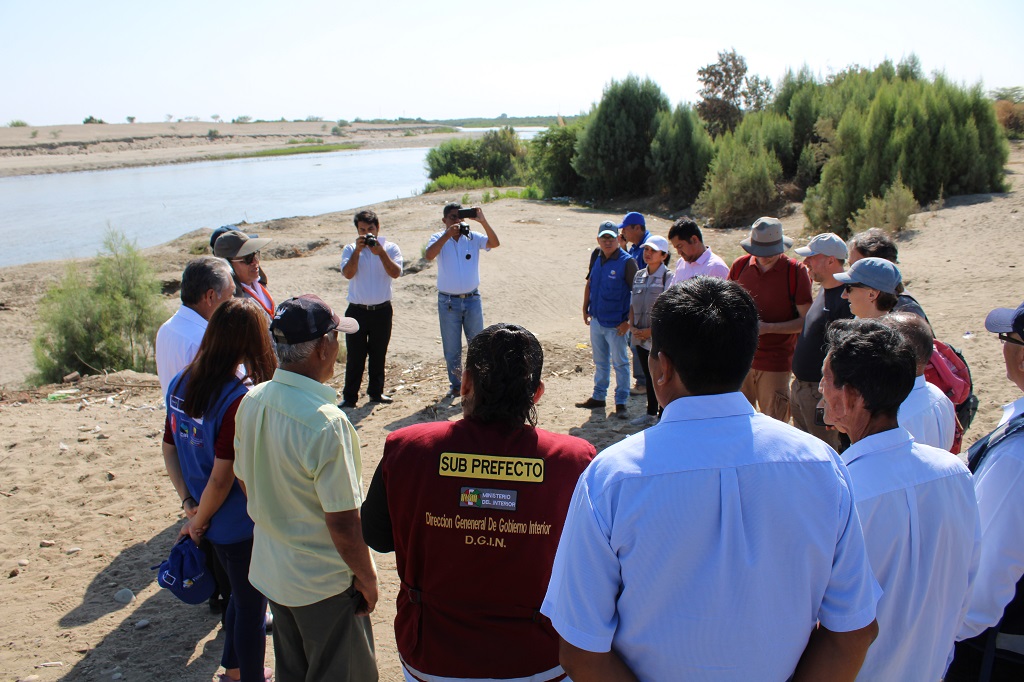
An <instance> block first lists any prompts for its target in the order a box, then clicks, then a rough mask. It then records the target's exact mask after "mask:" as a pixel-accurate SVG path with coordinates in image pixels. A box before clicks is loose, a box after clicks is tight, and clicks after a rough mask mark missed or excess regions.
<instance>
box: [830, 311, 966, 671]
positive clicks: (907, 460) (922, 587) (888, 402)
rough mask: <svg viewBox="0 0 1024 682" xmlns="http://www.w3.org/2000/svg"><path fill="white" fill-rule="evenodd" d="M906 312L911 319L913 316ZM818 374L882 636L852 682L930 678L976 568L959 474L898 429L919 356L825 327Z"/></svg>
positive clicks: (864, 332) (893, 341)
mask: <svg viewBox="0 0 1024 682" xmlns="http://www.w3.org/2000/svg"><path fill="white" fill-rule="evenodd" d="M915 317H916V316H915ZM826 338H827V340H828V346H829V351H828V355H826V356H825V363H824V366H823V367H822V379H821V394H822V397H823V399H824V402H825V422H826V423H828V424H832V425H834V426H835V427H836V428H837V429H838V430H839V431H841V432H842V433H845V434H846V435H848V436H849V437H850V442H851V443H852V445H850V447H849V448H847V449H846V451H845V452H843V461H844V462H846V465H847V466H848V467H849V468H850V476H851V477H852V478H853V482H854V486H855V488H856V498H857V499H856V504H857V512H858V513H859V514H860V518H861V523H862V524H863V527H864V540H865V542H866V544H867V548H868V557H869V558H870V559H871V568H872V571H873V572H874V574H875V578H876V579H877V580H878V582H879V583H880V584H881V586H882V590H884V594H883V595H882V598H881V600H879V602H878V628H879V632H880V633H881V635H880V636H879V638H878V640H877V641H876V642H875V643H874V644H873V645H871V650H870V651H868V655H867V658H866V659H865V660H864V666H863V668H861V671H860V675H859V677H858V679H860V680H865V682H866V681H868V680H938V679H940V678H941V677H942V675H943V673H944V672H945V670H946V665H947V664H948V662H949V660H950V659H951V653H952V650H953V640H954V638H955V637H956V634H957V630H958V629H959V628H960V623H961V622H963V619H964V616H965V614H966V612H967V606H968V603H969V598H970V594H971V587H972V584H973V582H974V576H975V574H976V573H977V570H978V557H979V548H980V541H981V527H980V525H979V523H978V503H977V500H976V499H975V497H974V485H973V482H972V481H971V474H970V472H969V471H968V470H967V467H966V466H964V464H963V463H962V462H961V461H960V460H959V459H958V458H957V457H955V456H954V455H952V454H950V453H949V452H948V451H946V450H942V449H940V448H936V447H932V446H930V445H923V444H921V443H917V442H915V440H914V438H913V436H911V435H910V432H909V431H907V430H906V429H905V428H903V427H901V426H899V425H898V423H897V413H898V412H899V411H900V404H901V403H903V401H904V400H905V399H906V397H907V395H908V394H909V393H910V390H911V388H912V387H913V386H914V375H915V373H916V366H917V363H918V358H917V356H916V354H915V352H914V349H913V348H912V347H911V345H910V344H909V343H908V342H907V340H906V338H904V337H903V335H902V334H901V333H900V331H899V330H898V328H894V327H892V326H889V325H887V324H885V323H883V322H881V321H879V320H872V319H864V320H836V321H835V322H833V323H832V325H831V326H830V327H829V330H828V333H827V336H826Z"/></svg>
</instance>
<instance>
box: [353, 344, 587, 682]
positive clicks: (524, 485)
mask: <svg viewBox="0 0 1024 682" xmlns="http://www.w3.org/2000/svg"><path fill="white" fill-rule="evenodd" d="M543 361H544V356H543V351H542V350H541V347H540V343H539V342H538V341H537V339H536V337H535V336H534V335H533V334H531V333H530V332H529V331H528V330H526V329H524V328H522V327H520V326H518V325H512V324H496V325H492V326H490V327H488V328H487V329H484V330H483V331H482V332H481V333H480V334H478V335H477V336H475V337H474V338H473V340H472V341H471V342H470V344H469V350H468V352H467V355H466V368H465V371H464V372H463V377H462V412H463V417H464V418H463V419H461V420H459V421H456V422H448V421H442V422H433V423H428V424H416V425H413V426H408V427H406V428H403V429H399V430H398V431H395V432H394V433H392V434H391V435H390V436H388V438H387V441H386V442H385V445H384V455H383V457H382V459H381V462H380V465H379V466H378V467H377V471H376V472H375V473H374V475H373V481H372V482H371V483H370V489H369V491H368V492H367V495H366V501H365V502H364V503H363V507H362V523H363V537H364V539H365V540H366V543H367V544H368V545H369V546H370V547H372V548H373V549H375V550H377V551H378V552H391V551H394V552H395V558H396V563H397V567H398V575H399V577H400V578H401V581H402V585H401V591H400V592H399V594H398V615H397V617H396V618H395V639H396V640H397V643H398V652H399V654H400V656H401V660H402V666H403V670H404V672H405V676H406V679H408V680H431V681H434V682H454V681H466V680H474V679H496V678H499V679H500V678H513V679H515V678H529V679H531V680H536V681H537V682H546V681H548V680H552V681H553V680H561V679H564V677H565V673H564V672H563V671H562V668H561V667H560V666H559V664H558V635H557V633H556V632H555V630H554V629H553V628H552V627H551V623H550V621H548V619H547V618H546V617H545V616H543V615H541V613H540V610H539V609H540V604H541V601H542V600H543V598H544V591H545V589H546V587H547V582H548V579H549V578H550V574H551V564H552V562H553V561H554V557H555V551H556V549H557V548H558V539H559V537H560V536H561V533H562V525H563V524H564V522H565V516H566V513H567V511H568V508H569V501H570V499H571V498H572V492H573V488H574V487H575V485H576V480H577V479H578V478H579V475H580V473H581V472H582V471H583V470H584V469H585V468H586V466H587V464H588V463H589V462H590V460H591V459H592V458H593V457H594V455H595V454H596V452H595V450H594V446H593V445H591V444H589V443H587V442H586V441H584V440H582V439H580V438H576V437H574V436H565V435H557V434H553V433H549V432H547V431H544V430H542V429H538V428H536V427H535V425H536V423H537V413H536V409H535V407H534V405H535V404H536V402H537V401H538V400H540V397H541V395H543V393H544V384H543V382H542V381H541V380H540V377H541V370H542V367H543Z"/></svg>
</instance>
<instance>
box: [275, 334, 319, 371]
mask: <svg viewBox="0 0 1024 682" xmlns="http://www.w3.org/2000/svg"><path fill="white" fill-rule="evenodd" d="M322 338H323V337H322V336H321V337H319V338H316V339H313V340H312V341H303V342H302V343H291V344H289V343H278V342H277V341H274V353H276V354H277V362H278V364H279V365H282V366H284V365H291V364H295V363H297V362H302V361H304V360H305V359H306V358H308V357H309V356H310V355H311V354H312V353H313V349H314V348H316V344H317V343H319V341H320V339H322Z"/></svg>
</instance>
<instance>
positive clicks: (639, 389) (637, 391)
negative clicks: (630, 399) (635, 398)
mask: <svg viewBox="0 0 1024 682" xmlns="http://www.w3.org/2000/svg"><path fill="white" fill-rule="evenodd" d="M629 394H630V395H647V387H646V386H643V385H641V384H633V388H631V389H629Z"/></svg>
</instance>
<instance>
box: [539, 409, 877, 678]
mask: <svg viewBox="0 0 1024 682" xmlns="http://www.w3.org/2000/svg"><path fill="white" fill-rule="evenodd" d="M880 594H881V590H880V589H879V588H878V584H877V583H876V582H875V580H874V578H873V577H872V574H871V567H870V565H869V563H868V557H867V553H866V550H865V547H864V537H863V535H862V533H861V528H860V520H859V517H858V516H857V512H856V509H855V507H854V502H853V496H852V492H851V488H850V480H849V473H848V472H847V470H846V467H845V466H844V465H843V463H842V462H841V461H840V459H839V457H838V455H836V454H835V452H834V451H833V450H832V449H831V448H829V447H828V446H827V445H825V444H824V443H823V442H822V441H820V440H818V439H817V438H815V437H813V436H810V435H808V434H805V433H803V432H801V431H798V430H797V429H795V428H793V427H792V426H789V425H788V424H783V423H782V422H780V421H778V420H775V419H772V418H771V417H767V416H764V415H761V414H757V413H755V412H754V410H753V408H752V407H751V406H750V403H749V402H748V401H747V399H746V398H744V397H743V394H742V393H727V394H724V395H710V396H693V397H686V398H679V399H677V400H675V401H673V402H672V403H671V404H669V405H668V406H667V407H666V408H665V413H664V415H663V416H662V419H661V422H660V423H659V424H657V425H656V426H653V427H651V428H649V429H647V430H646V431H642V432H640V433H637V434H635V435H633V436H630V437H629V438H627V439H626V440H624V441H621V442H619V443H617V444H615V445H612V446H611V447H609V448H608V449H607V450H605V451H603V452H602V453H601V454H599V455H598V456H597V458H596V459H594V461H593V462H592V463H591V464H590V466H589V467H588V468H587V469H586V471H584V472H583V474H582V475H581V476H580V479H579V481H578V482H577V484H576V491H575V493H574V494H573V500H572V502H571V503H570V506H569V514H568V517H567V519H566V523H565V527H564V530H563V532H562V537H561V540H560V542H559V546H558V554H557V555H556V557H555V562H554V566H553V568H552V574H551V581H550V583H549V585H548V591H547V595H546V596H545V598H544V602H543V604H542V606H541V612H542V613H544V614H545V615H547V616H548V617H549V618H551V622H552V624H553V625H554V627H555V629H556V630H557V631H558V633H559V634H560V635H561V636H562V637H563V638H564V639H565V640H566V641H568V642H569V643H570V644H572V645H573V646H576V647H578V648H581V649H584V650H587V651H593V652H606V651H609V650H610V649H614V650H615V651H616V653H618V654H619V656H621V657H622V658H623V660H624V661H625V662H626V663H627V665H629V667H630V668H631V669H632V670H633V672H634V673H636V675H637V677H638V678H639V679H641V680H705V679H709V680H710V679H714V680H743V681H744V682H745V681H747V680H784V679H786V678H787V677H789V676H790V675H792V673H793V671H794V669H795V668H796V665H797V662H798V661H799V659H800V656H801V654H802V653H803V651H804V649H805V648H806V646H807V638H808V637H809V636H810V634H811V631H812V630H813V629H814V627H815V624H816V623H817V622H819V621H820V622H821V623H822V625H824V626H825V627H827V628H828V629H830V630H832V631H835V632H848V631H852V630H857V629H860V628H863V627H865V626H867V625H869V624H870V623H871V622H872V621H873V620H874V618H875V604H876V602H877V601H878V598H879V596H880Z"/></svg>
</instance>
